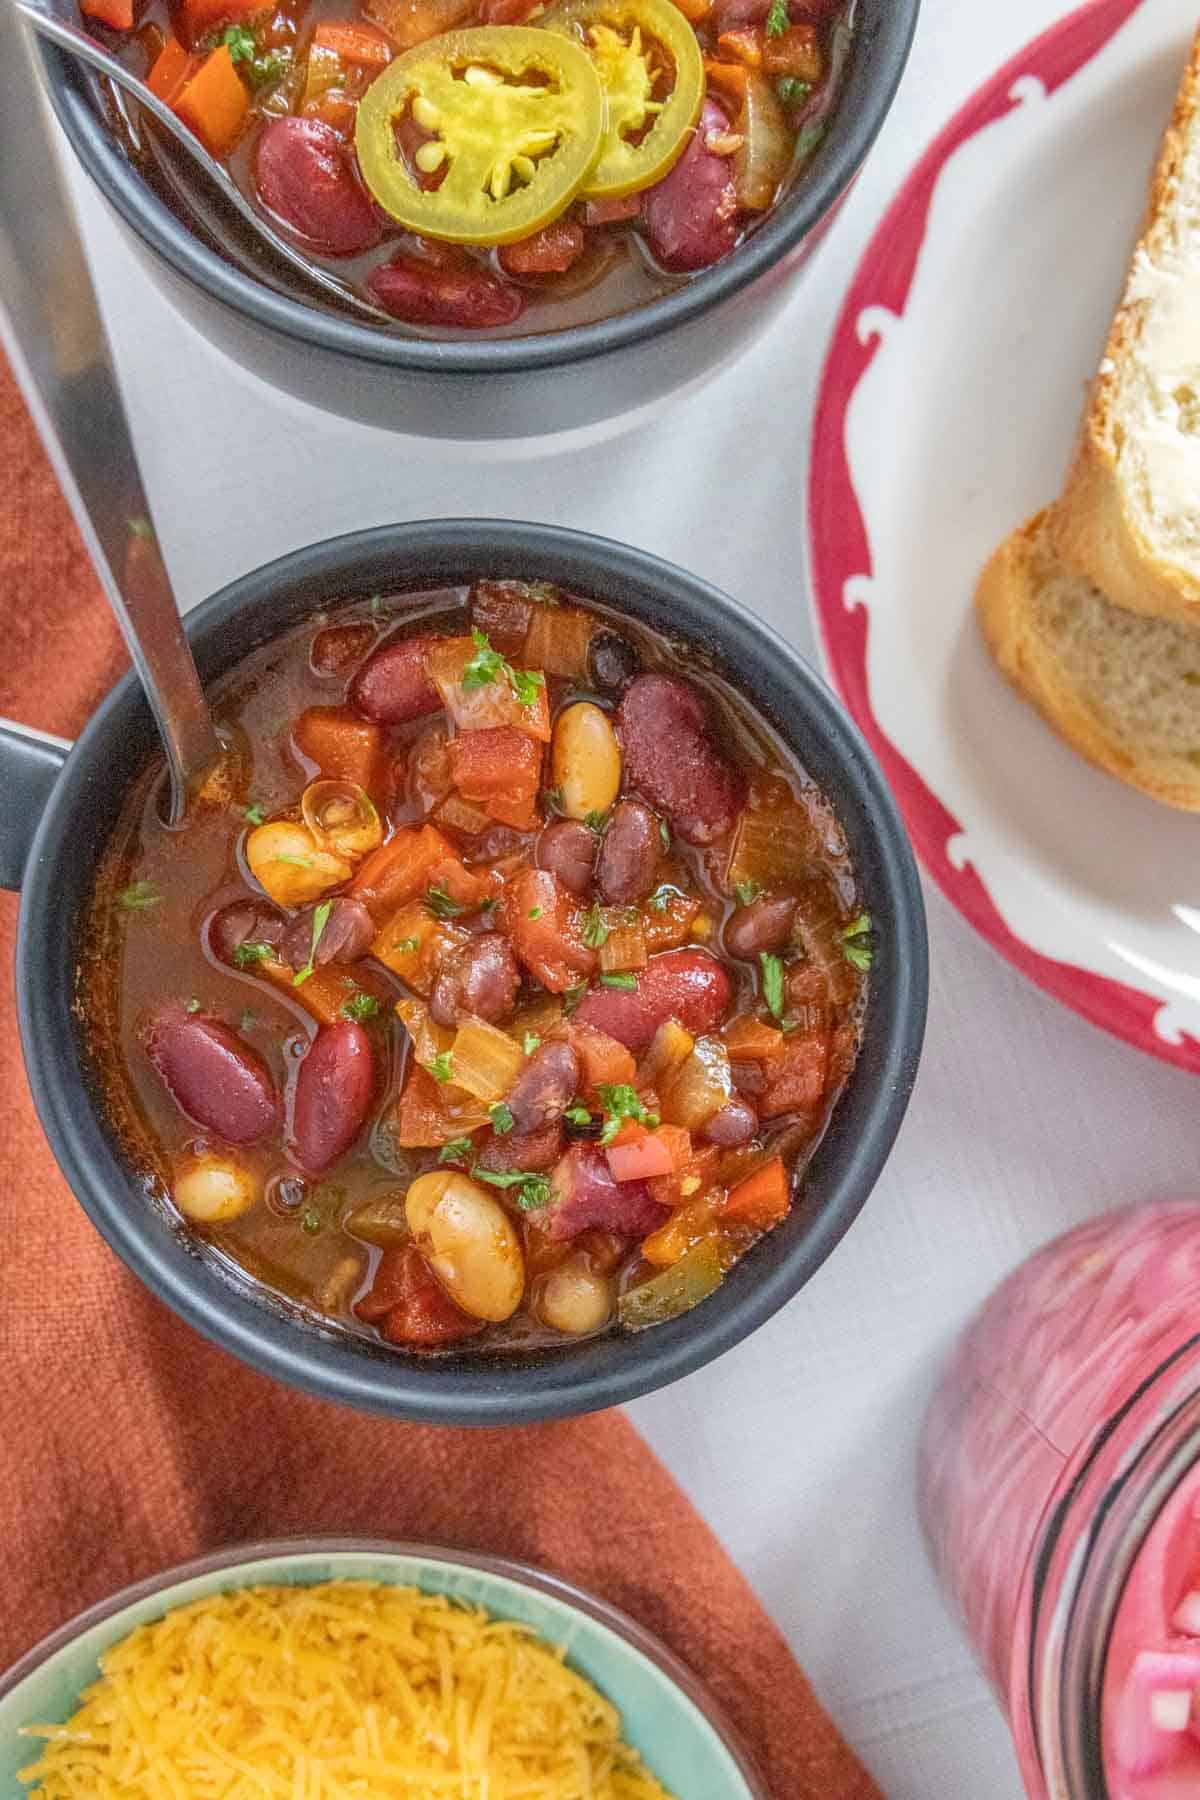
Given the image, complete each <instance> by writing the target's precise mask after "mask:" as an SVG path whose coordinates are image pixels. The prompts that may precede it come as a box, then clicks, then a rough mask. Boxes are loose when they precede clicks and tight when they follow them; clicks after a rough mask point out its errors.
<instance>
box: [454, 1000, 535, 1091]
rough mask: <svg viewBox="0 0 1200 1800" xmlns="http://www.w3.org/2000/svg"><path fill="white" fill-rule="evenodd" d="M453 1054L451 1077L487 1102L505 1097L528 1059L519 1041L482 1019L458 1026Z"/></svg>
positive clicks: (466, 1021)
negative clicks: (515, 1041) (516, 1041)
mask: <svg viewBox="0 0 1200 1800" xmlns="http://www.w3.org/2000/svg"><path fill="white" fill-rule="evenodd" d="M450 1054H451V1068H452V1070H453V1073H452V1076H451V1079H452V1080H453V1081H454V1082H456V1083H457V1085H458V1086H459V1087H463V1088H466V1090H467V1092H468V1094H474V1096H475V1098H476V1099H477V1100H483V1101H486V1102H488V1103H490V1102H492V1101H494V1100H502V1099H503V1098H504V1095H505V1094H507V1093H508V1091H509V1089H510V1088H511V1087H512V1085H513V1083H514V1081H515V1080H516V1079H517V1076H518V1075H519V1074H520V1072H521V1068H522V1065H523V1063H524V1061H525V1052H524V1051H523V1050H522V1048H521V1046H520V1044H517V1043H514V1041H513V1039H512V1038H510V1037H509V1035H508V1033H507V1032H504V1031H497V1029H496V1027H495V1026H494V1025H489V1024H487V1022H486V1021H485V1020H483V1019H467V1020H465V1021H464V1022H463V1024H461V1025H460V1026H459V1028H458V1033H457V1036H456V1037H455V1039H454V1047H453V1049H452V1051H451V1053H450Z"/></svg>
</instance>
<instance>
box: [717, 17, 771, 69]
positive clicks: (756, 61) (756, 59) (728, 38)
mask: <svg viewBox="0 0 1200 1800" xmlns="http://www.w3.org/2000/svg"><path fill="white" fill-rule="evenodd" d="M717 48H718V49H719V50H720V51H721V52H722V53H723V54H724V55H725V56H726V57H727V58H729V59H730V60H731V61H733V62H740V63H745V65H746V67H747V68H748V69H760V68H761V67H762V60H763V34H762V29H761V27H760V26H757V25H738V26H736V27H735V28H734V29H733V30H732V31H723V32H722V33H721V35H720V37H719V38H718V39H717Z"/></svg>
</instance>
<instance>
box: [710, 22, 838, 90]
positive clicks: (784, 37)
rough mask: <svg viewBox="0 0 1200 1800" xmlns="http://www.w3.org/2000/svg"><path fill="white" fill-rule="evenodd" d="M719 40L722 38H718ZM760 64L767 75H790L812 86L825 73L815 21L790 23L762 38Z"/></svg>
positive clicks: (721, 40) (722, 41)
mask: <svg viewBox="0 0 1200 1800" xmlns="http://www.w3.org/2000/svg"><path fill="white" fill-rule="evenodd" d="M720 42H721V43H722V44H723V43H724V42H725V40H724V38H721V39H720ZM762 66H763V68H764V69H765V70H766V72H767V74H768V75H790V76H792V77H793V78H794V79H795V80H797V81H809V82H811V83H812V85H813V86H814V87H815V86H816V84H817V83H818V82H819V81H820V80H821V79H822V77H823V76H824V73H825V58H824V56H823V54H822V51H821V40H820V38H819V37H818V35H817V28H816V26H815V25H790V26H789V27H788V29H787V30H786V31H783V32H780V33H779V35H778V36H777V37H768V38H766V39H764V42H763V51H762Z"/></svg>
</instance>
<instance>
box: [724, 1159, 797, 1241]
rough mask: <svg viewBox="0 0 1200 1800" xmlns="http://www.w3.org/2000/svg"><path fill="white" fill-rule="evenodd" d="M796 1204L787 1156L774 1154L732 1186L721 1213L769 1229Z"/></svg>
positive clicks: (764, 1229)
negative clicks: (789, 1178) (786, 1160)
mask: <svg viewBox="0 0 1200 1800" xmlns="http://www.w3.org/2000/svg"><path fill="white" fill-rule="evenodd" d="M791 1204H792V1195H791V1186H790V1183H789V1181H788V1173H787V1169H786V1168H785V1167H784V1162H783V1158H782V1157H781V1156H774V1157H772V1158H771V1161H770V1162H769V1163H764V1164H763V1166H762V1168H761V1169H756V1170H755V1171H754V1173H753V1174H752V1175H747V1176H746V1177H745V1179H744V1180H742V1181H739V1182H738V1184H737V1186H736V1187H732V1188H730V1190H729V1192H728V1194H727V1195H726V1197H725V1204H724V1205H723V1206H722V1208H721V1216H722V1217H723V1218H725V1219H732V1220H735V1221H736V1222H737V1223H738V1224H739V1225H753V1226H755V1227H756V1228H757V1229H758V1230H759V1231H769V1230H770V1229H771V1227H772V1225H778V1223H779V1221H780V1219H785V1218H786V1217H787V1215H788V1211H789V1209H790V1207H791Z"/></svg>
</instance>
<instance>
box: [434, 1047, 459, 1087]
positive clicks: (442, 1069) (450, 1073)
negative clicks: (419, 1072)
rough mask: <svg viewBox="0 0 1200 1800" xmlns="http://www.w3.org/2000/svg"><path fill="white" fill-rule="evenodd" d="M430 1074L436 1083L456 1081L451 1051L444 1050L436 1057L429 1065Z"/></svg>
mask: <svg viewBox="0 0 1200 1800" xmlns="http://www.w3.org/2000/svg"><path fill="white" fill-rule="evenodd" d="M429 1073H430V1074H431V1075H432V1076H433V1079H434V1080H435V1081H452V1080H453V1079H454V1058H453V1056H451V1054H450V1052H449V1050H443V1051H442V1052H441V1053H440V1055H438V1056H435V1057H434V1059H433V1061H432V1062H431V1063H430V1065H429Z"/></svg>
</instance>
